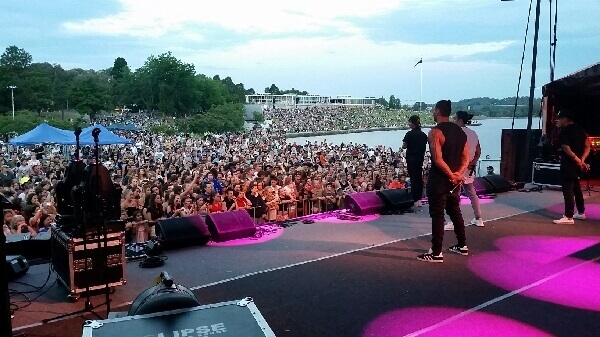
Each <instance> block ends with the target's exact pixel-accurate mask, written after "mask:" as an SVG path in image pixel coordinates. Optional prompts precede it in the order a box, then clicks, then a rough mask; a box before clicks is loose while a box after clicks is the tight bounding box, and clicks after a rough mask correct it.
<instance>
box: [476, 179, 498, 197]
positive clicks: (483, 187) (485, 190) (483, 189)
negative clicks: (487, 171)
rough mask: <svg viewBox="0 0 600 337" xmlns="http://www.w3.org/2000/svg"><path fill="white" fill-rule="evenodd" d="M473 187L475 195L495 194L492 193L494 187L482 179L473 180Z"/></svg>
mask: <svg viewBox="0 0 600 337" xmlns="http://www.w3.org/2000/svg"><path fill="white" fill-rule="evenodd" d="M473 187H475V193H477V195H483V194H492V193H496V192H495V191H494V186H492V184H490V182H489V181H487V180H485V179H484V178H483V177H477V178H475V180H473Z"/></svg>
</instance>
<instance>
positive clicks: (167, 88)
mask: <svg viewBox="0 0 600 337" xmlns="http://www.w3.org/2000/svg"><path fill="white" fill-rule="evenodd" d="M195 75H196V71H195V69H194V66H193V65H192V64H187V63H183V62H181V61H180V60H178V59H177V58H175V57H174V56H173V55H172V54H171V52H168V53H165V54H161V55H159V56H150V57H149V58H148V59H147V60H146V62H145V63H144V65H143V66H142V67H141V68H140V69H138V70H137V71H136V73H135V78H134V79H133V81H134V82H133V84H134V85H135V86H136V91H135V94H137V95H138V97H140V99H141V100H142V101H143V104H144V106H145V107H146V108H147V109H149V110H156V109H158V110H160V111H162V112H164V113H169V114H172V115H173V116H183V115H184V114H185V113H191V112H192V111H197V110H198V108H199V107H198V104H197V91H196V89H195V85H194V84H195Z"/></svg>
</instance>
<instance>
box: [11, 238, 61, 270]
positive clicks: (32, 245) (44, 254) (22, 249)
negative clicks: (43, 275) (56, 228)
mask: <svg viewBox="0 0 600 337" xmlns="http://www.w3.org/2000/svg"><path fill="white" fill-rule="evenodd" d="M50 237H51V233H50V232H49V231H48V232H42V233H38V234H37V235H36V236H35V237H32V236H31V234H29V233H21V234H11V235H8V236H7V237H6V254H8V255H23V256H24V257H25V258H27V260H29V261H30V262H31V261H35V260H47V259H49V258H50V257H51V256H52V251H51V249H50ZM34 264H35V263H34Z"/></svg>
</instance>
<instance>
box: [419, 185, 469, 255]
mask: <svg viewBox="0 0 600 337" xmlns="http://www.w3.org/2000/svg"><path fill="white" fill-rule="evenodd" d="M449 190H450V189H448V190H447V191H433V189H432V188H429V186H428V188H427V199H428V201H429V216H430V217H431V231H432V237H431V250H432V251H433V255H439V254H440V253H441V252H442V243H443V242H444V211H446V213H447V214H448V216H450V220H452V223H453V224H454V234H456V239H457V240H458V245H459V246H465V245H466V244H467V238H466V236H465V220H464V219H463V216H462V213H461V211H460V193H459V192H460V188H457V189H456V190H455V191H454V193H450V191H449Z"/></svg>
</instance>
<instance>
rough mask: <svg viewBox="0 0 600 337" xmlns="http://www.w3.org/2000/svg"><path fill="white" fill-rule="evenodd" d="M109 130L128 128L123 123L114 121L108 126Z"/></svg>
mask: <svg viewBox="0 0 600 337" xmlns="http://www.w3.org/2000/svg"><path fill="white" fill-rule="evenodd" d="M106 128H107V129H108V130H127V129H126V128H125V126H124V125H123V124H120V123H113V124H111V125H109V126H107V127H106Z"/></svg>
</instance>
